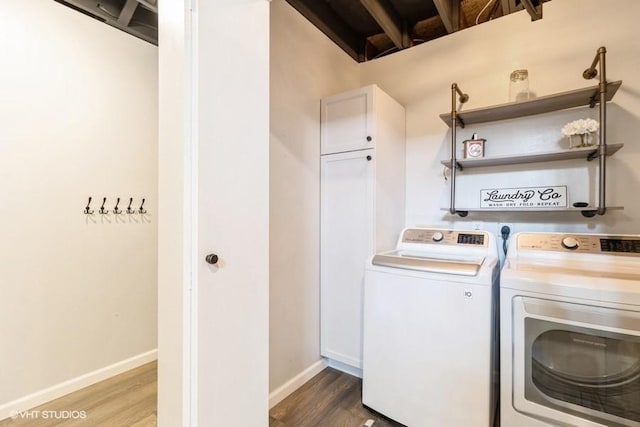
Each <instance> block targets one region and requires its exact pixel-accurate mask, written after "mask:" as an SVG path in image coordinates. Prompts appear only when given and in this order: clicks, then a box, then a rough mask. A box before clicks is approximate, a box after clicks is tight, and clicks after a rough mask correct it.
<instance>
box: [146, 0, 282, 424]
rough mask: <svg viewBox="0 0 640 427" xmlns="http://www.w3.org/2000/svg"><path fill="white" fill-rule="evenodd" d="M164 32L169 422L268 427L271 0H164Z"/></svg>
mask: <svg viewBox="0 0 640 427" xmlns="http://www.w3.org/2000/svg"><path fill="white" fill-rule="evenodd" d="M159 25H160V43H159V47H160V49H159V52H160V55H159V64H160V69H159V71H160V197H159V199H160V208H159V209H160V215H159V216H160V219H159V226H158V233H159V255H158V257H159V261H158V262H159V297H158V306H159V328H158V329H159V349H158V352H159V369H158V386H159V388H158V425H159V426H160V427H177V426H181V427H186V426H191V427H195V426H200V427H227V426H238V427H244V426H251V427H254V426H255V427H260V426H266V425H267V423H268V381H267V379H268V348H269V341H268V322H269V316H268V307H269V302H268V297H269V293H268V292H269V282H268V280H269V270H268V266H269V241H268V238H269V236H268V230H269V221H268V219H269V218H268V214H269V169H268V165H269V2H268V1H267V0H162V1H161V2H160V8H159ZM241 28H245V29H246V28H249V29H250V33H251V34H250V35H247V32H246V31H239V29H241ZM213 253H215V254H217V255H218V257H219V260H218V262H217V264H216V265H213V264H208V263H207V262H205V257H206V255H208V254H213Z"/></svg>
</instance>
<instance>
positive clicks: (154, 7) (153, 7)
mask: <svg viewBox="0 0 640 427" xmlns="http://www.w3.org/2000/svg"><path fill="white" fill-rule="evenodd" d="M138 3H140V4H141V5H142V6H144V7H146V8H147V9H149V10H150V11H151V12H154V13H158V2H157V0H138Z"/></svg>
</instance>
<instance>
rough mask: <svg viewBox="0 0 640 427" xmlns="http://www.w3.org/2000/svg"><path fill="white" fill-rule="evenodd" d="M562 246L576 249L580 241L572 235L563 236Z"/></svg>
mask: <svg viewBox="0 0 640 427" xmlns="http://www.w3.org/2000/svg"><path fill="white" fill-rule="evenodd" d="M562 246H564V247H565V248H567V249H578V246H580V243H579V242H578V241H577V240H576V239H574V238H573V237H565V238H564V239H562Z"/></svg>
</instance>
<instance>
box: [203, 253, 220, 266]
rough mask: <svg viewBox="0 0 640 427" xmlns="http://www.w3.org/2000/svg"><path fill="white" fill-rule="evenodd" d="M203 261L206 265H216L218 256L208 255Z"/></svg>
mask: <svg viewBox="0 0 640 427" xmlns="http://www.w3.org/2000/svg"><path fill="white" fill-rule="evenodd" d="M204 260H205V261H206V262H207V264H211V265H216V264H217V263H218V255H216V254H209V255H207V256H206V257H204Z"/></svg>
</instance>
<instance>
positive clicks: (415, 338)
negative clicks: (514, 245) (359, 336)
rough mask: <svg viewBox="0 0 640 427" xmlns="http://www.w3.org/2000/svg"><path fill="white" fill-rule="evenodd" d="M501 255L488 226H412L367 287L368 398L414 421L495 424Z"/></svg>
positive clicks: (377, 261)
mask: <svg viewBox="0 0 640 427" xmlns="http://www.w3.org/2000/svg"><path fill="white" fill-rule="evenodd" d="M498 275H499V260H498V253H497V247H496V242H495V238H494V237H493V235H491V234H490V233H487V232H484V231H458V230H442V229H423V228H409V229H405V230H403V232H402V235H401V236H400V239H399V241H398V245H397V247H396V250H394V251H391V252H386V253H382V254H378V255H375V256H374V257H373V258H372V259H371V260H370V261H369V263H368V265H367V269H366V274H365V285H364V339H363V347H364V348H363V390H362V401H363V403H364V404H365V405H366V406H368V407H370V408H372V409H374V410H376V411H378V412H380V413H382V414H384V415H385V416H387V417H389V418H391V419H393V420H395V421H398V422H400V423H402V424H405V425H407V426H410V427H445V426H446V427H474V426H478V427H488V426H490V425H492V422H493V416H494V414H495V412H496V404H497V387H498V382H499V381H498V380H497V355H498V345H497V341H496V340H494V335H495V333H496V328H497V323H496V315H497V312H498V309H497V304H496V298H497V295H498V285H497V281H498Z"/></svg>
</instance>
